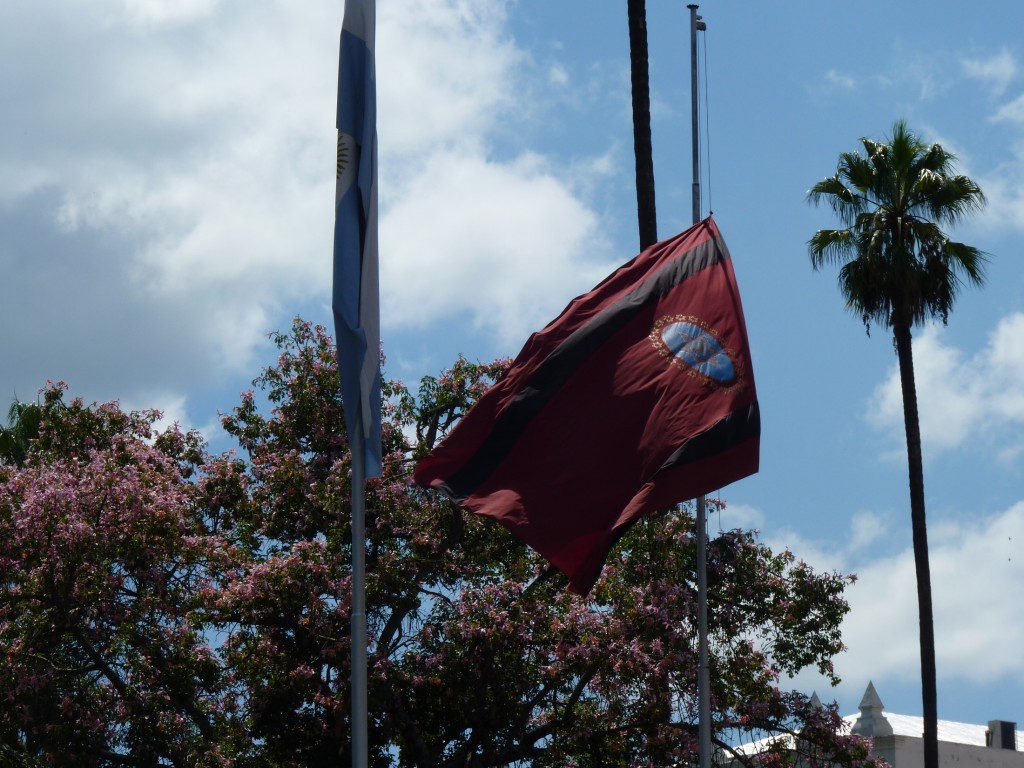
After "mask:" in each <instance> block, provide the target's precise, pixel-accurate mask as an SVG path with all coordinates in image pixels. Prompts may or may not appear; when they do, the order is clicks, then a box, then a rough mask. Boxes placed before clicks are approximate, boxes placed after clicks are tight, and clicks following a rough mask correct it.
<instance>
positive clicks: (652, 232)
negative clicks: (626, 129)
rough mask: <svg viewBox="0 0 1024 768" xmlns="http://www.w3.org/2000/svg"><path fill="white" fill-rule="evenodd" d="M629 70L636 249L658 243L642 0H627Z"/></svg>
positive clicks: (645, 26)
mask: <svg viewBox="0 0 1024 768" xmlns="http://www.w3.org/2000/svg"><path fill="white" fill-rule="evenodd" d="M627 13H628V15H629V73H630V79H631V81H632V86H633V153H634V155H635V156H636V215H637V224H638V226H639V228H640V250H643V249H644V248H646V247H647V246H649V245H654V243H656V242H658V222H657V214H656V209H655V205H654V151H653V149H652V145H651V83H650V72H649V70H648V63H647V4H646V0H629V2H628V4H627Z"/></svg>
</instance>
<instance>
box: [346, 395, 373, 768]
mask: <svg viewBox="0 0 1024 768" xmlns="http://www.w3.org/2000/svg"><path fill="white" fill-rule="evenodd" d="M362 410H363V409H362V408H357V409H356V413H357V414H358V415H357V416H356V420H355V421H356V423H355V429H354V435H353V437H352V439H350V441H349V446H351V453H352V616H351V622H352V648H351V665H352V666H351V669H352V677H351V683H352V768H367V764H368V761H369V745H368V738H367V720H368V718H369V714H368V712H367V704H366V655H367V654H366V544H365V542H366V525H365V520H366V454H365V451H364V448H363V444H364V442H365V440H364V437H363V435H364V428H363V416H362Z"/></svg>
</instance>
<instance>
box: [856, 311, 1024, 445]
mask: <svg viewBox="0 0 1024 768" xmlns="http://www.w3.org/2000/svg"><path fill="white" fill-rule="evenodd" d="M1021 339H1024V314H1021V313H1015V314H1013V315H1010V316H1008V317H1006V318H1004V319H1003V320H1002V321H1001V322H1000V323H999V326H998V327H997V328H996V330H995V332H994V333H993V334H991V336H990V338H989V341H988V344H987V345H986V346H985V348H984V349H982V350H981V351H979V352H978V353H977V354H975V355H974V356H972V357H970V358H967V357H966V356H965V355H964V353H963V352H962V351H961V350H959V349H956V348H954V347H951V346H948V345H946V344H944V343H943V340H942V328H941V326H938V325H935V324H931V325H929V326H927V327H926V328H925V330H924V332H923V333H920V334H919V335H917V336H916V337H915V339H914V374H915V381H916V388H917V399H918V411H919V418H920V424H921V443H922V447H923V449H924V451H925V454H926V455H934V454H936V453H938V452H940V451H946V450H951V449H954V448H957V447H959V446H961V445H963V444H964V443H966V442H967V441H969V440H978V439H986V440H991V441H994V442H996V443H998V444H999V445H1000V446H1001V448H1002V450H1004V451H1005V450H1007V449H1010V450H1011V451H1012V454H1011V455H1015V453H1016V451H1017V450H1019V448H1020V438H1019V437H1018V436H1017V435H1018V433H1019V425H1020V424H1021V423H1024V343H1022V341H1021ZM868 420H869V421H870V422H871V423H872V424H874V426H876V427H877V428H879V429H883V430H887V431H889V432H890V433H891V434H892V435H893V439H894V441H898V442H901V441H902V440H903V439H904V432H903V396H902V390H901V388H900V379H899V368H898V366H894V367H893V369H892V370H891V372H890V374H889V376H888V378H887V379H886V380H885V381H884V382H883V383H882V384H880V385H879V386H878V387H877V388H876V389H875V392H874V394H873V395H872V398H871V401H870V403H869V406H868ZM1014 423H1016V425H1017V426H1016V427H1014V426H1013V424H1014ZM1007 441H1009V443H1007ZM901 444H902V443H901Z"/></svg>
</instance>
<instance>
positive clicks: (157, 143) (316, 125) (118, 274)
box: [0, 0, 608, 410]
mask: <svg viewBox="0 0 1024 768" xmlns="http://www.w3.org/2000/svg"><path fill="white" fill-rule="evenodd" d="M101 3H102V5H101V6H100V9H99V11H100V12H98V13H95V14H93V13H90V7H91V6H90V7H86V4H84V3H79V4H72V5H70V6H69V7H68V8H66V9H64V10H62V11H61V12H58V11H56V10H52V9H50V7H49V6H47V5H46V4H38V3H35V4H33V3H28V2H27V1H26V2H16V3H15V4H14V5H13V6H7V7H6V8H4V9H0V28H2V27H5V26H6V28H8V29H14V28H17V29H19V30H20V36H19V37H17V38H14V39H11V41H10V42H11V45H10V46H8V45H7V39H8V38H7V37H6V36H5V38H4V40H5V42H4V46H2V47H0V68H3V69H4V70H5V71H6V72H8V73H17V74H18V78H17V79H12V78H0V99H2V100H3V101H4V102H5V103H12V104H17V108H12V110H11V115H10V116H9V119H8V120H7V121H5V125H4V126H3V127H2V128H0V131H2V132H3V133H2V134H0V136H2V138H3V140H4V141H3V143H4V149H3V150H2V152H0V202H3V204H4V205H5V206H6V208H0V219H2V220H3V223H4V224H5V232H8V231H14V230H11V229H10V227H7V226H6V225H7V224H11V225H12V226H15V225H16V226H17V230H16V231H18V232H24V233H25V234H23V235H18V236H15V237H8V238H5V240H6V242H7V243H13V242H27V243H31V248H29V249H28V250H26V249H24V248H23V249H22V250H20V251H19V250H14V249H13V248H14V246H5V245H4V244H0V263H2V264H3V266H4V268H5V272H6V276H7V278H8V280H9V281H10V282H9V284H15V283H17V284H18V285H19V286H21V290H19V292H18V293H17V294H12V295H11V296H10V297H7V296H6V295H5V296H4V297H3V298H4V301H0V305H2V306H0V321H3V322H4V323H5V324H8V325H10V324H13V323H14V322H17V323H18V327H19V328H23V329H24V330H23V333H22V334H20V335H19V337H18V338H16V339H9V340H7V341H5V342H4V343H3V344H4V346H3V347H2V348H0V357H3V358H4V359H6V360H8V361H9V362H11V363H12V368H13V369H15V370H17V371H18V372H19V376H23V377H24V382H27V385H26V384H23V383H22V381H19V382H16V383H15V386H17V388H18V389H19V391H21V390H30V389H33V388H34V387H35V386H38V385H39V384H41V383H42V380H44V379H45V378H47V377H52V378H66V379H68V380H69V382H70V383H71V385H72V387H73V388H74V389H75V391H81V389H82V388H83V385H84V388H85V389H86V390H87V392H86V396H87V397H88V398H96V399H101V400H105V399H110V398H112V397H126V396H128V395H129V394H131V395H132V399H133V400H135V401H139V402H141V397H142V396H144V395H145V393H147V392H151V391H152V388H151V387H149V386H148V384H147V383H146V382H147V379H149V378H151V377H152V376H153V371H155V370H157V369H161V376H160V379H161V386H162V387H164V388H165V390H162V392H163V394H161V398H162V399H163V401H165V402H171V403H177V404H178V405H180V407H181V409H182V410H183V409H184V402H185V401H184V400H183V399H181V398H182V397H183V396H182V395H180V392H183V391H186V390H189V389H194V388H196V387H202V386H209V385H212V384H213V383H214V381H218V380H219V381H222V380H223V379H224V378H225V377H227V376H230V375H238V374H240V373H242V372H245V373H250V372H251V367H252V364H253V360H254V357H255V353H256V351H257V350H259V349H261V348H262V347H263V346H264V345H265V344H266V341H265V335H264V334H265V333H266V332H267V331H269V330H271V327H272V325H274V324H278V323H280V319H279V317H280V315H281V314H284V313H285V312H286V311H287V310H285V309H284V308H285V307H294V306H303V303H304V302H311V301H313V302H316V303H317V304H324V303H326V300H327V294H328V292H329V291H328V289H327V286H329V285H330V251H331V219H332V211H331V208H330V206H331V201H332V200H333V197H334V195H333V187H334V179H333V163H334V152H335V136H334V112H335V102H336V88H337V85H336V76H337V45H338V30H339V28H340V22H341V12H342V6H340V5H338V4H336V3H328V2H322V3H318V2H314V3H308V4H306V5H304V6H303V11H302V12H301V13H296V12H295V10H294V7H293V6H292V5H290V4H288V3H285V2H283V0H278V1H277V2H271V3H264V4H260V5H253V6H245V13H239V12H238V10H239V7H238V6H237V5H236V4H235V3H230V2H224V1H223V0H185V1H184V2H181V3H170V2H167V0H101ZM5 22H10V23H5ZM41 38H45V39H47V40H48V48H47V51H45V52H43V51H38V50H36V49H35V48H33V47H32V44H31V43H30V42H27V41H31V40H38V39H41ZM377 51H378V87H379V91H378V107H379V124H378V132H379V138H380V144H381V147H382V148H383V149H382V151H381V175H382V180H381V210H382V232H381V241H382V244H383V246H384V248H385V253H384V257H383V269H384V271H385V276H384V280H382V283H383V284H384V285H385V295H384V297H383V298H384V301H385V304H386V306H387V307H388V309H389V311H392V310H393V311H394V312H395V317H394V322H396V323H403V322H406V323H408V322H418V323H430V322H433V321H435V320H438V319H441V318H445V317H452V316H459V315H460V313H466V312H468V313H469V314H470V316H471V317H472V321H473V322H474V323H475V325H476V326H477V327H478V328H480V329H481V330H483V331H485V332H487V333H491V334H496V335H497V336H499V337H500V338H501V339H502V340H503V341H504V340H507V339H508V338H512V337H515V338H517V339H520V340H521V339H522V337H523V335H524V329H530V330H532V329H534V328H535V327H536V325H537V324H538V322H541V323H542V322H544V321H546V320H548V319H550V316H549V315H550V313H551V312H553V311H557V310H558V309H560V308H561V306H562V305H563V304H564V301H565V296H566V293H565V292H566V291H567V290H576V289H578V290H583V289H585V288H587V287H589V285H591V284H593V282H595V281H596V279H598V278H599V277H602V276H603V272H602V271H601V270H604V269H605V267H606V266H608V265H607V263H605V262H603V259H602V254H603V250H602V241H601V236H600V234H599V221H598V219H597V217H596V215H595V214H594V213H593V212H592V211H591V210H590V209H589V208H588V206H587V204H586V203H585V202H584V196H585V195H586V194H587V191H588V188H587V186H586V180H587V179H592V178H594V177H595V175H599V174H600V173H602V168H603V167H604V166H603V165H602V163H601V162H597V161H595V162H594V163H593V164H592V167H591V168H589V169H588V168H586V167H582V166H581V167H576V166H566V167H565V168H563V169H562V170H561V171H560V172H559V171H557V169H555V168H553V167H552V166H551V165H550V163H547V162H546V161H545V160H544V159H543V158H539V157H535V156H532V155H529V154H522V155H520V156H514V155H513V156H512V157H496V156H495V155H494V153H493V151H492V145H493V144H494V142H495V140H496V139H500V138H507V136H509V135H510V134H512V133H514V130H515V123H516V120H517V119H519V118H520V117H521V116H522V115H523V114H524V113H526V112H527V110H528V109H532V108H534V107H533V105H532V101H531V99H530V98H529V96H530V91H531V89H538V88H544V87H549V85H550V84H549V81H548V80H547V73H542V72H537V71H532V70H530V69H529V68H527V67H526V66H525V65H526V62H525V58H524V56H523V53H522V51H521V50H520V49H519V48H517V46H516V44H515V41H514V40H512V39H511V37H510V35H509V33H508V31H507V18H506V3H505V2H503V1H502V0H486V2H485V1H483V0H481V2H473V3H467V2H460V1H459V0H426V2H389V3H385V4H381V6H380V8H379V10H378V30H377ZM530 77H534V78H536V81H535V82H534V81H532V80H529V78H530ZM21 83H27V84H31V85H30V86H29V85H24V86H23V85H21ZM556 85H557V84H556ZM384 149H386V151H384ZM29 226H34V227H36V231H34V232H29V229H28V228H29ZM5 247H6V248H8V250H5ZM595 253H597V254H598V256H597V258H595V255H594V254H595ZM595 262H599V263H598V264H596V265H595ZM455 269H458V270H460V273H459V274H460V276H459V277H458V278H453V277H452V275H453V270H455ZM484 278H486V280H485V279H484ZM36 285H38V286H40V287H42V288H43V289H44V290H45V292H46V295H49V296H52V297H54V298H57V297H59V299H58V304H57V306H59V310H58V311H50V312H44V314H43V315H41V316H40V315H39V312H40V308H41V307H43V306H45V305H44V304H43V303H42V302H41V301H40V294H38V293H36V294H33V293H32V286H36ZM485 285H486V286H489V287H486V288H485V287H484V286H485ZM578 290H577V292H578ZM569 295H571V293H570V294H569ZM126 318H127V319H126ZM26 320H27V322H25V321H26ZM41 350H47V353H46V354H45V355H44V354H41V352H40V351H41ZM61 350H63V351H61ZM54 357H57V358H59V359H60V368H61V370H59V371H58V370H53V368H54V367H55V366H54V363H53V359H54ZM4 384H5V385H7V382H4ZM176 393H178V394H176ZM176 398H177V399H176Z"/></svg>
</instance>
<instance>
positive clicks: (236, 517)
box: [0, 321, 867, 768]
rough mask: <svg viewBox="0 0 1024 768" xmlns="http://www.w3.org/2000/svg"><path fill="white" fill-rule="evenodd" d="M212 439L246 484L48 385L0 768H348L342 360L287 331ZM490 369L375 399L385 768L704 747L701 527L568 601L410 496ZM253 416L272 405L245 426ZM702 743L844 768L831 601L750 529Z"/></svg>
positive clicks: (11, 506) (687, 524) (720, 548)
mask: <svg viewBox="0 0 1024 768" xmlns="http://www.w3.org/2000/svg"><path fill="white" fill-rule="evenodd" d="M275 340H276V342H277V344H278V346H279V348H280V352H281V354H280V357H279V360H278V362H277V364H276V365H275V366H273V367H271V368H269V369H268V370H266V371H265V372H264V373H263V374H262V375H261V376H260V378H259V379H257V381H256V384H257V386H258V388H259V390H260V392H261V393H262V394H261V396H259V397H258V396H257V393H247V394H245V395H243V398H242V402H241V404H240V405H239V407H238V408H236V409H235V410H234V411H233V412H232V413H231V414H230V415H229V416H227V417H226V418H225V419H224V427H225V429H226V430H227V432H228V433H229V434H230V435H231V436H233V437H234V438H235V439H236V440H237V442H238V445H239V447H240V449H241V452H240V455H242V456H245V459H244V461H243V460H242V459H238V458H235V457H233V456H230V455H229V456H220V457H213V456H209V455H207V453H206V451H205V446H204V445H203V443H202V440H201V439H200V438H199V436H198V435H196V434H193V433H187V434H183V433H181V432H180V431H179V430H176V429H171V430H168V431H166V432H163V433H160V434H154V432H153V424H154V420H155V414H152V413H133V414H125V413H123V412H122V411H120V410H119V409H118V408H117V407H116V406H111V405H107V406H95V407H91V408H90V407H85V406H83V405H82V404H81V403H79V402H77V401H75V402H72V403H71V404H70V405H65V404H64V402H63V390H62V389H61V388H59V387H55V388H51V389H49V390H48V391H47V392H46V393H45V396H44V400H43V403H42V408H43V421H42V427H41V430H40V435H39V437H38V439H36V440H34V441H33V442H32V444H31V447H30V451H29V455H28V459H27V462H26V464H25V466H24V467H15V466H2V467H0V573H2V574H4V575H3V576H0V653H3V654H5V659H4V663H3V667H2V669H0V750H5V751H4V752H0V755H2V756H6V755H11V756H12V757H11V760H12V761H15V762H14V764H18V762H17V761H20V762H21V763H22V764H24V765H31V764H33V762H32V761H33V760H39V761H46V764H53V765H98V766H116V765H140V766H141V765H146V766H151V765H234V766H248V765H253V766H256V765H259V766H282V767H284V766H296V767H298V766H320V765H331V766H334V765H338V764H345V763H347V762H348V761H349V760H350V755H349V753H348V751H349V739H348V734H349V732H350V723H349V718H350V696H349V684H348V680H349V675H350V668H349V658H350V655H349V637H350V625H349V620H350V603H349V597H350V589H351V584H350V575H351V574H350V571H349V562H350V554H351V536H350V519H349V498H350V493H351V487H350V477H351V475H350V467H349V457H348V444H347V438H346V435H345V432H344V429H343V415H342V409H341V404H340V400H339V396H338V377H337V369H336V365H335V360H334V352H333V344H332V342H331V340H330V338H329V337H328V335H327V334H326V332H325V331H324V330H323V329H322V328H318V327H314V326H311V325H309V324H307V323H303V322H301V321H296V323H295V324H294V326H293V327H292V329H291V330H290V332H288V333H284V334H280V335H277V336H276V337H275ZM505 365H506V363H505V362H503V361H499V362H496V363H493V364H490V365H477V364H471V363H469V362H467V361H465V360H461V359H460V360H459V361H457V362H456V364H455V365H454V366H453V368H452V369H451V370H450V371H448V372H446V373H445V374H443V375H442V376H440V377H439V378H437V379H426V380H424V382H423V383H422V384H421V386H420V388H419V391H418V395H417V396H416V397H414V396H413V395H412V394H411V393H410V392H409V391H408V390H406V389H404V388H403V387H401V386H400V385H399V384H397V383H393V382H392V383H389V384H388V385H387V387H386V392H385V395H386V401H387V405H386V408H385V424H384V430H383V438H384V469H383V477H382V478H380V479H376V480H373V481H371V482H370V483H369V484H368V486H367V504H366V511H367V520H366V530H367V540H366V563H367V607H368V617H367V618H368V625H369V634H370V641H371V647H370V649H369V651H370V653H369V670H368V678H369V680H368V683H369V690H368V699H369V711H370V713H371V716H370V723H369V730H370V748H371V755H370V761H371V765H374V766H433V767H435V768H444V767H445V766H452V767H453V768H454V767H455V766H459V768H462V767H463V766H481V767H484V766H510V765H521V766H537V767H538V768H542V767H544V766H581V767H582V766H595V767H596V766H606V765H624V766H629V765H635V766H667V765H675V764H679V763H683V762H690V761H691V760H693V758H694V755H695V751H696V714H695V710H696V656H697V654H696V641H695V635H694V632H695V618H694V617H695V604H694V601H695V595H696V589H695V576H694V572H693V564H694V559H695V558H694V551H693V548H694V538H693V537H692V536H691V533H692V519H691V517H690V515H689V513H688V512H687V511H686V510H668V511H666V512H665V513H664V514H662V515H660V516H654V517H651V518H648V519H645V520H643V521H642V522H641V523H640V524H639V525H637V526H636V527H634V528H633V529H632V530H631V531H630V532H629V533H628V534H627V535H626V536H625V537H623V539H622V540H621V541H620V543H619V545H618V546H617V547H616V549H615V550H614V551H613V553H612V555H611V557H610V559H609V563H608V566H607V567H606V569H605V572H604V574H603V576H602V578H601V580H600V581H599V582H598V584H597V585H596V586H595V588H594V590H593V592H592V593H591V595H590V597H589V598H588V599H586V600H584V599H581V598H579V597H578V596H575V595H573V594H571V593H569V592H568V591H567V590H566V589H565V587H566V584H565V580H564V578H563V577H562V576H561V575H560V574H558V573H557V572H556V571H553V570H552V569H551V568H550V567H549V566H547V564H546V563H545V562H544V561H543V560H541V559H539V558H538V557H537V556H536V555H535V554H534V553H533V552H532V551H531V550H529V549H528V548H526V547H525V546H524V545H522V544H520V543H519V542H518V541H517V540H515V539H514V538H513V537H511V536H510V535H509V534H508V533H506V532H505V530H504V529H502V528H500V527H499V526H496V525H494V524H493V523H491V522H489V521H485V520H481V519H478V518H475V517H473V516H470V515H465V514H463V512H462V511H460V510H459V509H458V508H457V507H455V506H453V505H452V504H451V503H450V502H448V501H447V500H445V499H443V498H442V497H440V496H438V495H436V494H435V493H434V492H432V491H425V490H423V489H419V488H416V487H414V486H412V485H411V483H410V480H409V477H410V473H411V468H412V464H413V462H414V460H415V458H416V457H417V456H419V455H422V454H423V453H425V452H426V451H427V450H428V449H429V447H430V446H431V445H432V444H433V443H434V442H436V440H438V439H440V438H441V437H442V436H443V435H444V434H445V433H446V432H447V430H448V429H449V428H450V427H451V426H452V424H454V423H455V422H456V421H457V420H458V418H459V416H460V415H461V414H462V413H463V412H464V411H465V409H466V408H468V407H469V405H470V404H471V403H472V402H473V401H474V400H475V399H476V398H477V397H478V396H479V395H480V393H481V392H482V391H483V390H484V389H485V388H486V387H487V385H488V384H489V383H490V382H491V381H493V380H494V379H495V378H497V377H499V376H500V375H501V374H502V371H503V370H504V367H505ZM261 403H263V405H261ZM708 561H709V582H710V586H711V589H710V592H711V604H710V606H709V614H710V623H711V632H712V644H711V647H712V658H711V667H712V669H711V672H712V674H711V677H712V680H713V690H712V706H713V709H714V715H713V719H714V732H715V741H716V744H717V745H718V747H719V748H720V749H721V755H722V756H723V758H724V759H732V760H737V761H740V762H743V761H747V762H749V761H750V758H748V757H746V756H745V753H744V752H743V751H742V750H740V749H737V745H739V744H741V743H743V742H744V741H749V740H751V739H754V738H758V737H761V736H765V735H775V736H777V737H779V738H777V739H776V741H775V742H774V746H772V747H771V748H770V749H768V750H767V752H765V754H763V755H762V756H761V757H760V758H759V760H760V761H761V762H764V761H770V762H777V763H780V764H783V763H786V762H790V761H793V760H795V759H796V757H797V754H798V753H800V754H802V756H803V758H804V759H805V760H807V761H808V762H809V763H810V764H814V763H815V762H818V763H821V764H826V763H827V764H830V765H831V764H842V765H846V766H849V767H850V768H859V766H861V765H862V764H864V763H865V762H866V760H867V747H866V745H865V744H864V743H862V742H860V741H858V740H856V739H854V738H852V737H849V736H845V735H843V734H841V733H839V732H838V731H837V729H838V724H839V720H838V715H837V713H836V710H835V708H834V707H829V708H817V707H813V706H811V705H810V703H809V702H808V701H807V700H806V699H805V698H804V697H803V696H801V695H799V694H796V693H793V692H787V691H784V690H782V689H780V687H779V679H780V676H781V675H785V674H788V673H793V672H796V671H798V670H800V669H803V668H805V667H807V666H812V667H817V668H818V669H819V670H821V671H822V672H823V673H824V674H825V675H826V676H829V677H832V678H833V679H834V675H833V672H832V666H831V659H832V657H833V656H834V655H835V654H836V653H837V652H839V651H840V650H841V648H842V645H841V640H840V637H839V631H838V630H839V624H840V621H841V619H842V617H843V615H844V614H845V612H846V610H847V605H846V602H845V600H844V599H843V596H842V592H843V589H844V587H845V585H846V583H847V579H846V578H845V577H843V576H841V575H839V574H834V573H832V574H818V573H815V572H814V571H812V570H811V569H810V568H809V567H808V566H807V565H805V564H803V563H800V562H798V561H796V560H795V559H794V558H793V556H792V555H790V554H789V553H788V552H783V553H773V552H771V551H770V550H768V549H767V548H766V547H765V546H763V545H762V544H760V543H758V541H757V539H756V537H755V536H754V535H753V534H752V533H747V532H740V531H732V532H728V533H725V534H722V535H720V536H719V537H718V538H717V539H715V540H714V541H712V542H711V543H710V545H709V552H708Z"/></svg>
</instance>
